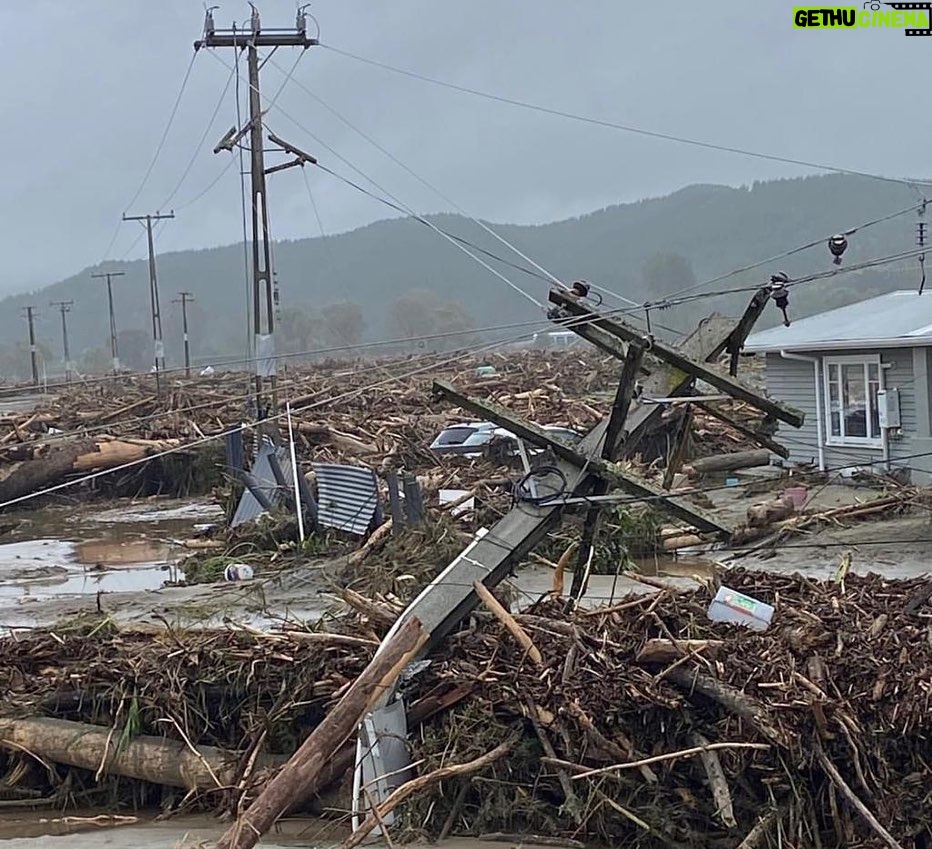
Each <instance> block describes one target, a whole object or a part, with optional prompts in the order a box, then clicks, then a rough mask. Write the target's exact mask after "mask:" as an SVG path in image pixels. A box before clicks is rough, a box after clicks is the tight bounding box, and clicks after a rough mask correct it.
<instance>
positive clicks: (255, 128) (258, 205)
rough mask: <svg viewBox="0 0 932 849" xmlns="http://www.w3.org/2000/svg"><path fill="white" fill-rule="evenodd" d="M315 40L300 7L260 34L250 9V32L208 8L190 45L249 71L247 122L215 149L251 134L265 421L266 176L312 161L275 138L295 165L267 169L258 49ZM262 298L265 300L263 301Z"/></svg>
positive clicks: (268, 308) (270, 308)
mask: <svg viewBox="0 0 932 849" xmlns="http://www.w3.org/2000/svg"><path fill="white" fill-rule="evenodd" d="M317 43H318V42H317V39H316V38H308V35H307V15H306V14H305V12H304V10H303V7H302V8H300V9H299V10H298V13H297V19H296V21H295V28H294V30H284V29H272V30H267V31H263V29H262V24H261V21H260V19H259V12H258V10H257V9H256V8H255V6H253V9H252V17H251V19H250V26H249V29H248V30H239V29H237V28H236V27H235V26H234V27H233V28H232V29H228V30H218V29H217V28H216V26H215V25H214V17H213V12H212V11H211V10H210V9H208V10H207V14H206V16H205V20H204V37H203V38H201V39H199V40H198V41H195V42H194V49H195V50H200V49H201V48H202V47H231V48H233V49H234V50H245V51H246V58H247V66H248V70H249V122H248V123H247V124H246V126H244V127H240V128H236V127H233V128H232V129H231V130H230V131H229V132H228V133H227V134H226V135H225V136H224V137H223V138H222V139H221V140H220V143H219V144H218V145H217V146H216V147H215V148H214V153H219V152H220V151H221V150H228V151H231V152H232V150H233V147H234V146H238V145H239V143H240V141H241V140H242V139H243V138H244V137H245V136H246V135H247V133H248V135H249V152H250V181H251V185H252V301H253V303H252V312H253V333H254V335H255V351H256V417H257V418H258V419H263V418H266V417H267V415H268V413H269V412H270V411H272V410H277V409H278V389H277V376H278V361H277V359H276V357H275V295H274V292H273V271H272V254H271V245H270V241H271V240H270V236H269V207H268V197H267V194H266V181H265V178H266V175H267V174H270V173H272V172H274V171H280V170H282V169H283V168H288V167H291V166H292V165H303V163H304V162H305V161H315V160H313V157H311V156H309V155H308V154H304V153H303V152H301V151H299V150H298V149H297V148H295V147H293V146H292V145H288V144H286V143H284V142H282V141H281V140H280V139H278V138H277V137H275V136H270V139H271V140H272V141H273V142H274V143H275V144H278V146H279V147H280V148H282V150H284V151H285V152H287V153H292V154H294V155H296V156H297V161H295V162H292V163H289V164H286V165H278V166H273V167H272V168H269V169H268V170H266V167H265V158H264V151H263V141H262V100H261V98H260V96H259V49H260V48H263V47H271V48H273V49H274V48H277V47H301V48H302V49H304V50H306V49H307V48H308V47H311V46H312V45H315V44H317ZM263 296H264V297H263ZM266 380H268V384H269V390H270V395H271V398H270V399H267V398H266V397H265V381H266Z"/></svg>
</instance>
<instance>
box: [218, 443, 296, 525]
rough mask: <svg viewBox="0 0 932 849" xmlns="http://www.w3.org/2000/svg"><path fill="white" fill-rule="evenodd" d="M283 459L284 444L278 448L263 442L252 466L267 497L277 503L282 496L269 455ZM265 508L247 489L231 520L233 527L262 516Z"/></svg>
mask: <svg viewBox="0 0 932 849" xmlns="http://www.w3.org/2000/svg"><path fill="white" fill-rule="evenodd" d="M273 454H274V455H275V456H276V457H278V459H279V460H281V458H282V457H284V456H285V449H284V447H283V446H279V447H278V448H276V447H275V446H274V445H272V443H271V442H263V443H262V444H261V445H260V446H259V453H258V455H257V456H256V462H255V464H254V465H253V467H252V472H251V474H252V476H253V478H255V480H256V483H257V484H258V485H259V489H260V491H261V492H262V493H264V494H265V497H266V498H268V499H269V501H271V502H272V504H277V503H278V501H279V499H280V498H281V496H282V493H281V490H280V489H279V486H278V483H277V482H276V480H275V475H274V474H272V466H271V464H270V463H269V457H270V456H272V455H273ZM264 512H265V508H264V507H263V506H262V505H261V504H260V503H259V502H258V500H257V499H256V497H255V496H254V495H253V494H252V493H251V492H250V491H249V490H248V489H247V490H246V491H245V492H244V493H243V497H242V498H240V500H239V504H238V505H237V507H236V513H235V514H234V515H233V521H232V522H230V527H231V528H236V527H238V526H239V525H242V524H244V523H245V522H251V521H252V520H253V519H255V518H257V517H258V516H261V515H262V513H264Z"/></svg>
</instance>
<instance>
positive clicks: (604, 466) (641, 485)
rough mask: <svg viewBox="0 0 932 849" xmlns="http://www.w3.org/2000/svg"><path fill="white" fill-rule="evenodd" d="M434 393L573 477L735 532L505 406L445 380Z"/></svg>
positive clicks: (710, 529) (724, 532)
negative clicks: (554, 460) (550, 458)
mask: <svg viewBox="0 0 932 849" xmlns="http://www.w3.org/2000/svg"><path fill="white" fill-rule="evenodd" d="M632 382H633V381H632ZM433 391H434V393H435V394H436V395H439V396H442V397H443V398H445V399H446V400H447V401H450V402H451V403H453V404H455V405H456V406H457V407H460V408H462V409H463V410H466V411H468V412H469V413H472V414H474V415H476V416H479V417H480V418H482V419H483V420H485V421H490V422H494V423H495V424H497V425H499V426H500V427H503V428H505V429H506V430H509V431H511V432H512V433H513V434H515V436H517V437H518V438H519V439H524V440H527V441H528V442H531V443H533V444H534V445H538V446H540V447H541V448H549V449H550V450H551V451H552V452H553V453H554V454H555V455H556V456H557V457H559V458H560V459H561V460H563V461H564V462H565V463H568V464H569V465H570V467H571V468H572V469H573V472H574V474H573V477H578V476H579V475H580V474H589V475H591V476H592V477H594V478H600V479H602V480H603V481H604V483H605V484H606V485H608V486H615V487H617V488H618V489H621V490H624V491H625V492H627V493H629V494H631V495H632V496H634V497H635V498H639V499H644V500H645V501H647V502H654V503H656V506H657V507H658V508H659V509H661V510H665V511H666V512H668V513H670V514H671V515H673V516H675V517H676V518H677V519H680V520H681V521H683V522H687V523H689V524H690V525H692V526H694V527H696V528H698V529H699V530H700V531H702V532H703V533H712V534H718V535H721V536H725V537H727V536H729V535H730V534H731V530H732V529H731V528H730V527H728V526H727V525H724V524H722V522H720V521H719V520H718V519H716V518H715V517H714V516H712V515H711V514H709V513H707V512H706V511H705V510H703V509H701V508H699V507H694V506H693V505H691V504H688V503H686V502H685V500H683V499H682V498H677V497H675V496H673V495H671V494H670V493H667V492H663V491H662V490H660V489H658V488H657V487H655V486H653V485H652V484H649V483H648V482H647V481H642V480H638V479H637V478H635V477H633V476H632V475H629V474H627V473H625V472H623V471H621V469H620V468H619V467H618V466H616V465H615V464H614V463H611V462H609V461H607V460H604V459H602V457H600V456H597V455H592V454H587V453H585V452H583V451H581V450H579V449H578V448H577V447H576V446H571V445H568V444H567V443H565V442H562V441H561V440H559V439H554V438H553V437H552V436H551V435H550V433H549V431H546V430H544V429H543V428H542V427H539V426H538V425H535V424H531V423H530V422H526V421H524V420H523V419H521V418H520V417H518V416H516V415H514V414H513V413H511V412H509V411H508V410H506V409H505V408H504V407H500V406H498V405H497V404H492V403H490V402H488V401H482V400H479V399H478V398H470V397H469V396H468V395H463V394H462V393H460V392H459V391H457V390H456V388H455V387H453V386H452V385H451V384H449V383H447V382H446V381H445V380H436V381H434V385H433ZM610 424H611V418H610V419H609V420H608V421H607V422H606V423H605V432H604V434H605V438H602V439H601V440H600V443H601V446H602V449H601V450H602V451H605V450H606V448H608V450H609V452H610V453H611V452H613V451H614V447H615V446H614V445H610V446H609V445H608V439H607V437H608V435H609V433H608V429H609V426H610ZM561 471H562V470H561ZM564 474H565V472H564ZM606 491H607V489H606ZM591 494H593V495H604V494H605V493H604V492H592V493H591ZM564 495H569V493H560V494H559V495H558V496H555V497H554V498H553V499H552V500H553V502H554V503H559V500H560V498H562V497H563V496H564ZM543 504H544V506H548V504H549V502H547V501H544V502H543Z"/></svg>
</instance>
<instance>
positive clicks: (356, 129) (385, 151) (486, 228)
mask: <svg viewBox="0 0 932 849" xmlns="http://www.w3.org/2000/svg"><path fill="white" fill-rule="evenodd" d="M269 62H270V64H271V65H272V66H273V67H275V68H278V70H279V71H283V69H282V68H281V67H280V66H279V65H278V64H277V63H276V62H275V61H274V60H273V59H271V58H270V59H269ZM295 85H296V86H297V87H298V88H300V89H301V90H302V91H303V92H305V93H306V94H307V95H309V96H310V97H311V98H313V99H314V100H315V101H317V102H318V103H319V104H320V105H321V106H323V107H324V108H325V109H326V110H327V111H328V112H330V113H331V114H332V115H334V116H335V117H336V118H337V119H339V120H340V121H342V122H343V123H344V124H345V125H346V126H347V127H349V128H350V129H351V130H353V131H354V132H355V133H357V134H358V135H359V136H361V137H362V138H363V139H365V140H366V141H367V142H369V144H371V145H372V146H373V147H375V148H376V149H377V150H378V151H380V152H381V153H383V154H384V155H385V156H387V157H388V158H389V159H390V160H391V161H392V162H394V163H395V164H396V165H397V166H398V167H399V168H401V169H403V170H404V171H405V172H406V173H408V174H410V175H411V176H412V177H414V179H415V180H417V181H418V182H419V183H421V185H423V186H425V187H426V188H427V189H429V190H430V191H432V192H433V193H434V194H435V195H437V197H439V198H440V199H441V200H443V201H444V202H446V203H448V204H450V205H451V206H452V207H453V208H454V209H455V210H456V211H457V212H459V213H460V214H461V215H464V216H466V218H468V219H469V220H470V221H472V222H473V223H474V224H476V225H477V226H478V227H480V228H482V229H483V230H484V231H485V232H486V233H488V234H489V235H490V236H492V238H494V239H496V240H498V241H499V242H501V243H502V244H503V245H505V246H506V247H507V248H509V249H510V250H512V251H514V253H516V254H517V255H518V256H519V257H521V259H523V260H524V261H525V262H528V263H530V264H531V265H533V266H534V267H535V268H536V269H537V270H538V271H539V272H540V273H541V274H543V275H545V277H546V279H548V280H549V281H550V282H552V283H556V284H557V285H558V286H564V285H565V284H564V283H563V281H562V280H560V278H558V277H557V276H556V275H554V274H552V273H551V272H550V271H548V270H547V269H546V268H544V267H543V266H542V265H540V264H539V263H537V262H535V261H534V260H533V259H531V257H529V256H527V255H526V254H524V253H522V252H521V251H520V250H519V249H518V248H517V247H515V246H514V245H513V244H512V243H511V242H509V241H508V240H507V239H505V238H504V237H503V236H501V235H499V234H498V233H497V232H496V231H495V230H493V229H492V228H491V227H489V226H488V225H487V224H486V223H485V222H483V221H481V220H480V219H478V218H476V217H475V216H474V215H472V214H470V213H469V212H467V211H466V210H464V209H463V208H462V207H461V206H460V205H459V204H458V203H456V201H454V200H452V199H451V198H450V197H449V196H448V195H445V194H444V193H443V192H442V191H440V189H438V188H437V187H436V186H435V185H433V183H431V182H429V181H428V180H427V179H426V178H425V177H422V176H421V175H420V174H418V173H417V172H416V171H414V170H413V169H412V168H410V167H409V166H408V165H406V164H405V163H404V162H402V161H401V160H400V159H399V158H398V157H397V156H395V155H394V154H393V153H392V152H391V151H389V150H388V149H386V148H385V147H384V146H382V145H381V144H379V143H378V142H377V141H376V140H375V139H374V138H372V136H370V135H368V134H367V133H365V132H364V131H363V130H361V129H360V128H359V127H357V126H356V125H355V124H354V123H352V122H351V121H350V120H349V119H348V118H347V117H346V116H345V115H343V114H342V113H341V112H339V111H338V110H337V109H335V108H334V107H333V106H331V105H330V104H329V103H327V102H326V101H325V100H324V99H323V98H322V97H320V96H319V95H318V94H317V93H316V92H314V91H312V90H311V89H309V88H308V87H307V86H305V85H304V84H303V83H302V82H301V81H300V80H295ZM630 303H634V302H633V301H631V302H630Z"/></svg>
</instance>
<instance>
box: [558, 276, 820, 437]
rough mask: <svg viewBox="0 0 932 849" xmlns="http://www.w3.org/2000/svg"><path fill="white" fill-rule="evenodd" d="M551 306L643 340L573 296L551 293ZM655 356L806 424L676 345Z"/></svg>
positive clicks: (654, 349) (656, 349) (661, 345)
mask: <svg viewBox="0 0 932 849" xmlns="http://www.w3.org/2000/svg"><path fill="white" fill-rule="evenodd" d="M550 302H551V303H553V304H556V305H557V306H558V307H560V308H561V309H562V310H563V311H564V312H565V313H566V314H568V315H570V316H573V317H574V318H575V319H585V320H586V321H587V322H588V323H590V324H592V325H593V326H595V327H597V328H599V329H601V330H604V331H605V332H607V333H609V334H611V335H612V336H616V337H617V338H619V339H622V340H624V341H626V342H631V341H632V340H640V339H641V338H642V336H643V334H642V333H641V332H640V331H639V330H638V329H637V328H635V327H632V326H631V325H629V324H625V322H623V321H618V320H617V319H613V318H606V317H604V316H602V315H600V314H599V313H596V312H593V311H591V310H590V309H589V308H588V307H586V306H585V305H584V304H581V303H579V301H578V300H577V299H576V298H575V297H573V296H572V295H569V294H567V293H566V292H562V291H559V290H557V289H551V290H550ZM723 347H725V348H728V349H730V350H732V351H733V350H734V347H735V345H734V339H733V338H731V337H729V339H728V341H727V342H726V343H725V346H723ZM651 354H653V355H654V356H655V357H657V358H659V359H661V360H663V361H664V362H666V363H669V364H670V365H671V366H673V367H674V368H676V369H680V370H681V371H684V372H686V373H687V374H690V375H692V376H693V377H695V378H698V379H699V380H704V381H705V382H706V383H709V384H711V385H712V386H714V387H715V388H716V389H720V390H721V391H722V392H727V393H728V394H729V395H731V396H732V397H734V398H738V399H739V400H741V401H745V402H747V403H748V404H750V405H751V406H752V407H754V408H755V409H758V410H761V411H762V412H764V413H767V414H768V415H770V416H773V417H774V418H777V419H780V421H783V422H786V423H787V424H788V425H792V426H793V427H801V426H802V424H803V421H804V416H803V414H802V413H801V412H800V411H799V410H796V409H793V408H792V407H789V406H787V405H786V404H780V403H778V402H776V401H771V400H770V399H769V398H765V397H764V396H762V395H761V394H760V393H758V392H755V391H754V390H753V389H752V388H751V387H749V386H746V385H745V384H743V383H742V382H741V381H739V380H736V379H735V378H734V377H732V376H731V375H730V374H728V373H727V372H724V371H722V370H721V369H718V368H716V367H715V366H712V365H710V364H709V363H701V362H698V361H697V360H695V359H693V358H692V357H690V356H688V355H687V354H684V353H683V352H682V351H678V350H677V349H676V348H674V347H673V346H672V345H668V344H666V343H665V342H662V341H660V340H654V341H653V343H652V345H651Z"/></svg>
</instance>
